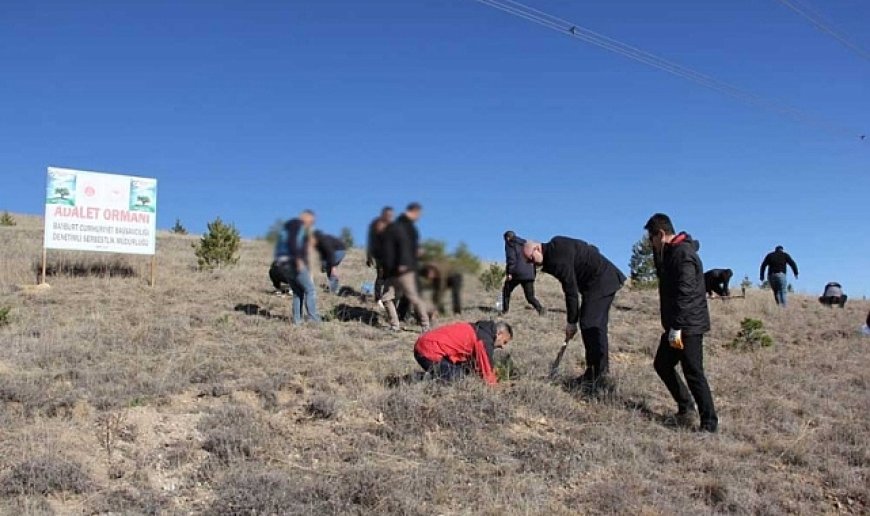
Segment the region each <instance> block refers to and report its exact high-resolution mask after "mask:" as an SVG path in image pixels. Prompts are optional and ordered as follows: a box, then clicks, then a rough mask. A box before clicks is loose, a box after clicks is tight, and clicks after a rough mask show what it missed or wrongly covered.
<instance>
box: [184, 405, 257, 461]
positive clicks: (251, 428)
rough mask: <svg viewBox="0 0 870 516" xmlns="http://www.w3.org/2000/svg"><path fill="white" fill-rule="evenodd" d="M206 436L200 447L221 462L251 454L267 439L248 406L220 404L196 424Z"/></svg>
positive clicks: (246, 457)
mask: <svg viewBox="0 0 870 516" xmlns="http://www.w3.org/2000/svg"><path fill="white" fill-rule="evenodd" d="M198 428H199V430H200V431H201V432H202V433H203V435H205V440H204V441H203V443H202V449H203V450H205V451H207V452H209V453H211V454H212V455H214V456H215V457H216V458H218V459H219V460H220V461H221V462H223V463H224V464H228V463H230V462H233V461H237V460H244V459H248V458H250V457H252V456H253V455H254V452H255V451H256V450H257V449H259V448H261V447H262V445H263V443H264V442H265V439H266V433H267V429H266V428H265V425H264V424H263V423H262V422H261V421H260V419H259V418H258V417H257V416H256V414H255V413H254V411H253V410H252V409H250V408H248V407H245V406H242V405H238V406H228V407H221V408H219V409H217V410H215V411H214V412H212V413H211V414H209V415H208V416H206V417H205V418H203V420H202V421H201V422H200V423H199V426H198Z"/></svg>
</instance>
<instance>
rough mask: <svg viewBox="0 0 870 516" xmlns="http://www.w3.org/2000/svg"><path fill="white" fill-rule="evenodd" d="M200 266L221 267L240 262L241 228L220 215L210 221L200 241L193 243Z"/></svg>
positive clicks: (208, 268) (206, 267)
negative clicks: (228, 222)
mask: <svg viewBox="0 0 870 516" xmlns="http://www.w3.org/2000/svg"><path fill="white" fill-rule="evenodd" d="M193 246H194V248H195V249H196V257H197V259H198V262H199V268H200V270H202V269H207V270H211V269H215V268H217V269H220V268H222V267H225V266H228V265H235V264H236V263H238V262H239V256H238V252H239V247H240V246H241V237H240V236H239V230H237V229H236V227H235V226H234V225H232V224H224V223H223V221H222V220H221V219H220V217H218V218H216V219H215V220H214V221H213V222H209V224H208V231H207V232H206V233H205V234H204V235H202V238H201V239H200V241H199V243H197V244H193Z"/></svg>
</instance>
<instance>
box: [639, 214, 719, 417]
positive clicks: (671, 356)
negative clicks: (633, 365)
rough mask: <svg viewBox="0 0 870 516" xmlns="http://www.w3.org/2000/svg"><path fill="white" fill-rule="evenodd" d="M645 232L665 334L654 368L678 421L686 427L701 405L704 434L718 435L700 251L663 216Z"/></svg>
mask: <svg viewBox="0 0 870 516" xmlns="http://www.w3.org/2000/svg"><path fill="white" fill-rule="evenodd" d="M644 229H645V230H646V231H647V235H648V237H649V239H650V243H651V244H652V247H653V251H654V257H655V266H656V274H657V276H658V279H659V305H660V310H661V320H662V328H663V329H664V333H662V336H661V339H659V348H658V351H657V352H656V357H655V360H654V361H653V367H654V368H655V370H656V373H658V375H659V378H661V379H662V382H664V384H665V386H666V387H667V388H668V391H669V392H670V393H671V396H672V397H673V398H674V401H676V402H677V413H676V416H675V420H676V422H677V423H678V424H680V425H683V426H688V425H689V424H690V423H691V420H692V418H693V416H694V412H695V403H697V408H698V412H699V413H700V416H701V425H700V430H701V431H702V432H716V431H717V430H718V428H719V418H718V416H717V415H716V408H715V406H714V405H713V395H712V393H711V392H710V385H709V384H708V383H707V376H706V375H705V374H704V334H705V333H707V332H708V331H710V312H709V310H708V309H707V295H706V290H705V288H704V287H705V286H704V266H703V264H702V263H701V258H700V257H699V256H698V248H699V247H700V246H699V245H698V243H697V242H696V241H694V240H692V237H691V236H689V235H688V234H687V233H679V234H675V231H674V225H673V223H672V222H671V219H670V218H669V217H668V216H667V215H665V214H664V213H656V214H655V215H653V216H652V217H650V219H649V220H648V221H647V223H646V225H645V226H644ZM677 364H682V366H683V375H684V376H685V377H686V383H688V384H689V387H688V389H687V388H686V384H685V383H683V381H682V380H680V377H679V375H677V371H676V366H677ZM690 393H691V396H690ZM692 398H694V400H695V403H692Z"/></svg>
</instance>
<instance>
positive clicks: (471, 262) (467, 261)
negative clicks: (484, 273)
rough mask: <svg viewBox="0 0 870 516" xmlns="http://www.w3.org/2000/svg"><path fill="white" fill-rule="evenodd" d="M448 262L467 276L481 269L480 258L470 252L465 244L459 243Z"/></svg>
mask: <svg viewBox="0 0 870 516" xmlns="http://www.w3.org/2000/svg"><path fill="white" fill-rule="evenodd" d="M450 261H452V262H453V265H454V266H455V267H456V268H457V269H458V270H460V271H462V272H467V273H469V274H477V272H478V271H479V270H480V267H481V263H480V258H478V257H477V256H476V255H475V254H474V253H472V252H471V250H470V249H469V248H468V244H466V243H465V242H459V245H458V246H456V249H455V250H454V251H453V255H452V256H451V257H450Z"/></svg>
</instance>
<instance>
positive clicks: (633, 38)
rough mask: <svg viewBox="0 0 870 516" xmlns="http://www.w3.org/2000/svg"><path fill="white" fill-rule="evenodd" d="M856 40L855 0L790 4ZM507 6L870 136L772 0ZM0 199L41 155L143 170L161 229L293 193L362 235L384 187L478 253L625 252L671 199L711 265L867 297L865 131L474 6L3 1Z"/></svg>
mask: <svg viewBox="0 0 870 516" xmlns="http://www.w3.org/2000/svg"><path fill="white" fill-rule="evenodd" d="M805 1H806V2H807V3H809V4H810V5H812V6H813V7H814V8H816V9H817V10H818V11H820V12H822V13H823V14H824V15H825V16H826V17H827V18H828V19H829V20H831V21H832V22H833V23H834V24H835V25H836V26H837V27H839V28H840V29H842V30H843V31H844V32H846V33H848V34H851V35H852V37H853V38H854V40H855V41H856V42H857V43H859V44H860V45H862V46H863V47H864V48H867V47H870V39H868V36H867V30H866V28H867V27H870V3H868V2H866V1H864V0H838V1H836V2H821V1H820V0H805ZM529 5H532V6H534V7H537V8H539V9H543V10H546V11H548V12H551V13H553V14H556V15H558V16H561V17H563V18H566V19H568V20H571V21H574V22H577V23H579V24H581V25H583V26H585V27H588V28H591V29H593V30H596V31H598V32H601V33H603V34H606V35H608V36H611V37H614V38H617V39H619V40H622V41H624V42H627V43H630V44H632V45H635V46H638V47H640V48H643V49H645V50H647V51H650V52H653V53H656V54H658V55H661V56H663V57H666V58H668V59H670V60H673V61H676V62H678V63H681V64H683V65H686V66H689V67H691V68H694V69H696V70H698V71H701V72H704V73H707V74H710V75H713V76H715V77H716V78H718V79H721V80H724V81H727V82H730V83H733V84H735V85H739V86H740V87H742V88H745V89H747V90H749V91H751V92H753V93H756V94H759V95H763V96H765V97H771V98H776V99H778V100H780V101H783V102H786V103H788V104H790V105H792V106H795V107H797V108H799V109H801V110H803V111H805V112H808V113H811V114H813V115H814V116H820V117H825V118H827V119H830V120H832V121H833V122H834V123H836V124H837V125H839V126H843V127H848V128H854V131H855V135H856V136H857V135H858V134H861V133H862V132H867V133H868V135H870V62H868V61H867V60H866V59H863V58H862V57H860V56H859V55H857V54H855V53H854V52H852V51H851V50H849V49H847V48H846V47H844V46H842V45H841V44H840V43H839V42H837V41H836V40H834V39H833V38H831V37H829V36H827V35H825V34H823V33H821V32H820V31H818V30H817V29H815V28H814V27H812V26H811V25H810V24H809V23H808V22H807V21H806V20H804V19H802V18H800V17H798V16H797V15H796V14H795V13H794V12H792V11H790V10H788V9H786V8H785V7H783V6H782V5H781V4H780V3H778V2H776V1H774V0H767V1H763V0H735V1H731V2H724V1H721V2H692V1H688V0H667V1H661V2H649V1H641V0H614V1H612V2H575V1H568V0H529ZM0 119H2V123H0V209H8V210H10V211H13V212H23V213H41V212H42V210H43V200H44V199H43V193H44V191H43V190H44V184H45V169H46V167H47V166H49V165H55V166H63V167H70V168H79V169H83V170H94V171H105V172H118V173H128V174H131V175H141V176H146V177H156V178H157V179H158V181H159V190H160V204H159V207H158V209H159V222H158V225H159V226H160V227H164V228H168V227H170V226H171V225H172V224H173V223H174V221H175V218H176V217H178V218H180V219H181V221H182V222H183V223H184V224H185V225H186V226H187V227H188V229H190V230H192V231H194V232H201V231H203V230H204V228H205V224H206V222H207V221H209V220H212V219H213V218H214V217H216V216H221V217H222V218H223V219H224V220H226V221H230V222H233V223H235V224H236V226H237V227H238V228H239V229H240V230H241V232H242V233H243V235H246V236H252V237H253V236H258V235H262V234H264V233H265V231H266V230H267V228H268V227H269V226H270V225H271V224H272V223H273V222H274V221H275V219H277V218H287V217H289V216H292V215H294V214H295V213H297V212H298V211H299V210H300V209H302V208H305V207H311V208H313V209H314V210H315V211H316V212H317V213H318V225H319V226H320V227H321V228H322V229H324V230H327V231H331V232H336V233H337V232H338V230H339V229H340V228H341V227H342V226H350V227H351V228H352V229H353V230H354V232H355V235H356V237H357V240H362V238H363V237H364V234H365V226H366V225H367V224H368V222H369V220H370V219H371V218H372V217H373V216H374V215H376V213H377V211H378V210H379V208H380V207H381V206H382V205H384V204H391V205H394V206H396V207H401V206H404V205H405V204H406V203H407V202H409V201H411V200H418V201H420V202H422V203H423V205H424V207H425V212H424V216H423V219H422V220H421V221H420V228H421V232H422V233H423V236H424V237H432V238H439V239H444V240H447V241H448V242H450V243H451V244H455V243H457V242H459V241H460V240H463V241H466V242H468V243H469V245H470V246H471V248H472V250H473V251H475V252H477V253H478V254H480V255H482V256H484V257H486V258H491V259H496V258H500V257H501V253H502V242H501V234H502V232H503V231H504V230H505V229H514V230H515V231H517V233H518V234H520V235H522V236H525V237H529V238H536V239H547V238H549V237H550V236H553V235H556V234H564V235H569V236H574V237H578V238H583V239H585V240H588V241H590V242H592V243H595V244H596V245H598V246H599V247H600V248H601V249H602V251H604V253H605V254H606V255H608V256H609V257H610V258H611V259H612V260H613V261H614V262H615V263H616V264H617V265H619V266H620V267H621V268H623V269H624V270H627V263H628V257H629V254H630V248H631V244H632V243H633V242H634V241H635V240H637V238H638V237H640V235H641V234H642V226H643V224H644V222H645V221H646V219H647V218H648V216H649V215H650V214H652V213H653V212H656V211H664V212H667V213H669V214H671V216H672V218H673V219H674V221H675V223H676V225H677V226H678V227H679V228H681V229H685V230H687V231H689V232H691V233H692V234H693V235H695V236H696V238H698V239H699V240H700V241H701V243H702V258H703V260H704V263H705V265H706V266H707V267H708V268H713V267H730V268H732V269H734V271H735V273H736V275H737V276H738V277H742V276H743V274H745V273H746V274H749V275H750V277H751V278H753V279H754V280H757V274H758V266H759V263H760V261H761V259H762V257H763V256H764V254H765V253H766V252H768V251H769V250H771V249H772V248H773V247H774V246H775V245H777V244H782V245H784V246H785V247H786V249H787V250H788V251H790V252H791V253H792V255H793V256H794V257H795V259H796V260H797V262H798V265H799V266H800V268H801V271H802V274H801V277H800V280H799V281H798V282H797V284H796V287H797V288H798V290H804V291H809V292H818V291H820V290H821V288H822V286H823V285H824V283H825V282H827V281H829V280H838V281H840V282H841V283H843V285H844V286H845V288H846V291H847V293H849V294H852V295H870V274H868V273H867V266H868V264H870V263H868V262H870V260H868V256H870V243H868V242H870V238H868V231H867V223H868V220H870V207H868V191H870V139H868V141H867V143H861V142H859V141H858V139H857V138H850V137H849V136H848V135H843V134H834V133H830V132H827V131H824V130H822V129H820V128H819V127H817V126H814V125H806V124H801V123H797V122H794V121H792V120H789V119H787V118H783V117H782V116H779V115H776V114H772V113H769V112H767V111H764V110H761V109H759V108H757V107H753V106H747V105H745V104H743V103H740V102H739V101H736V100H733V99H731V98H729V97H725V96H722V95H721V94H719V93H716V92H714V91H711V90H708V89H705V88H703V87H701V86H698V85H696V84H694V83H690V82H687V81H685V80H682V79H679V78H676V77H673V76H670V75H667V74H665V73H663V72H660V71H658V70H654V69H651V68H648V67H646V66H644V65H642V64H639V63H636V62H633V61H630V60H627V59H625V58H623V57H621V56H618V55H616V54H612V53H609V52H607V51H604V50H601V49H599V48H596V47H591V46H588V45H586V44H585V43H582V42H580V41H578V40H575V39H571V38H568V37H565V36H561V35H559V34H557V33H555V32H552V31H549V30H546V29H544V28H541V27H538V26H536V25H533V24H531V23H529V22H525V21H523V20H520V19H518V18H515V17H512V16H508V15H506V14H504V13H502V12H499V11H496V10H494V9H491V8H489V7H485V6H483V5H482V4H480V3H477V2H474V1H472V0H420V1H407V0H402V1H400V0H395V1H375V0H373V1H371V2H361V1H358V0H356V1H339V0H336V1H285V2H256V1H251V2H228V1H208V2H206V1H199V2H174V1H153V0H152V1H131V2H117V1H88V2H40V1H30V2H23V1H7V2H3V3H2V5H0Z"/></svg>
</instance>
